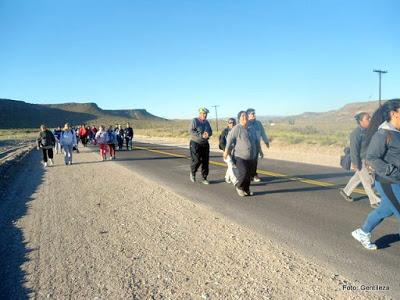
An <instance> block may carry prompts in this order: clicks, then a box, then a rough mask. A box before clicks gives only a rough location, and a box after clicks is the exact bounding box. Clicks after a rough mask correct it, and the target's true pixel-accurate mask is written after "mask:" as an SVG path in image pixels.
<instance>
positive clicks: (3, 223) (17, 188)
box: [0, 151, 44, 299]
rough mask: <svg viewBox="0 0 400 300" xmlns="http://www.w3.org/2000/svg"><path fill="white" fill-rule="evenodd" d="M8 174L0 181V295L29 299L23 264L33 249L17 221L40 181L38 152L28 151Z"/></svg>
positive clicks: (24, 212)
mask: <svg viewBox="0 0 400 300" xmlns="http://www.w3.org/2000/svg"><path fill="white" fill-rule="evenodd" d="M7 173H8V174H5V176H4V177H2V178H1V181H0V295H1V299H28V298H29V294H30V293H31V292H32V291H31V290H29V289H28V288H26V287H25V286H24V283H25V276H26V275H27V274H26V273H25V272H24V271H23V270H22V265H23V264H24V262H26V261H27V260H28V254H29V253H30V252H31V251H35V249H28V248H27V245H26V244H27V243H26V242H25V241H24V236H23V232H22V230H21V229H20V228H19V227H18V223H17V221H18V220H19V219H20V218H22V217H23V216H24V215H25V214H26V213H27V208H28V203H29V202H30V201H31V200H32V199H33V198H32V195H33V194H34V193H35V191H36V189H37V187H38V186H39V185H40V184H41V183H42V182H43V175H44V169H43V168H42V167H41V163H40V154H39V152H36V151H33V152H31V153H30V154H28V155H27V157H25V158H24V159H23V160H22V161H20V162H18V163H17V164H15V165H13V166H12V167H11V168H10V169H8V171H7ZM10 174H11V175H10ZM14 174H15V176H14ZM7 175H8V176H9V177H7Z"/></svg>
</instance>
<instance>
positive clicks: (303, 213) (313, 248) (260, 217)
mask: <svg viewBox="0 0 400 300" xmlns="http://www.w3.org/2000/svg"><path fill="white" fill-rule="evenodd" d="M136 146H137V149H136V150H134V151H129V152H127V151H122V152H118V153H117V155H118V160H117V161H118V162H119V163H121V164H123V165H124V166H126V167H127V168H130V169H132V170H135V171H136V172H139V173H140V174H143V175H144V176H146V177H147V178H150V179H152V180H154V181H157V182H158V183H161V184H162V185H164V186H165V187H167V188H168V189H171V190H173V191H175V192H176V193H178V194H179V195H182V196H184V197H187V198H189V199H191V200H192V201H195V202H199V203H202V204H205V205H207V206H209V207H211V208H212V209H214V210H215V211H217V212H219V213H222V214H224V215H226V216H227V217H229V218H230V219H232V220H233V221H235V222H237V223H240V224H243V225H245V226H247V227H250V228H252V229H254V230H256V231H257V232H260V233H262V234H265V235H266V236H268V237H270V238H272V239H273V240H276V241H278V242H280V243H282V244H286V245H287V246H288V247H290V248H293V249H295V250H296V251H298V252H300V253H301V254H303V255H305V256H306V257H308V258H311V259H313V260H317V261H318V262H319V263H322V264H324V265H326V266H328V267H329V268H331V269H332V270H333V271H335V272H337V273H340V274H341V275H345V276H347V277H348V278H351V279H353V280H357V281H359V283H360V285H361V284H379V285H382V286H389V287H390V290H391V295H392V296H395V295H397V296H398V295H400V285H399V278H400V276H399V275H400V272H399V270H400V251H399V250H400V242H399V237H398V234H397V232H398V230H399V224H398V223H397V221H396V220H395V219H394V218H390V219H388V220H386V221H385V222H384V223H382V224H381V225H380V226H379V227H378V228H377V229H376V231H375V232H374V234H373V239H374V240H376V243H377V244H378V246H379V248H380V250H379V251H367V250H364V248H362V246H361V245H360V244H359V243H358V242H356V241H355V240H354V239H353V238H352V237H351V234H350V233H351V231H352V230H354V229H355V228H357V227H359V226H360V225H361V223H362V222H363V220H364V219H365V217H366V216H367V214H368V213H369V212H370V211H371V208H370V207H369V201H368V199H367V198H366V196H365V195H363V194H362V190H360V192H361V193H360V194H358V195H355V196H356V197H355V198H356V200H357V201H355V202H353V203H349V202H346V201H345V200H344V199H343V198H341V197H340V195H339V194H338V191H337V188H338V186H340V185H343V184H345V183H346V182H347V180H348V179H349V175H350V174H349V173H347V172H343V170H341V169H339V168H330V167H322V166H314V165H309V164H301V163H293V162H285V161H278V160H270V159H263V160H261V161H260V163H259V169H261V173H262V174H265V175H262V182H261V183H258V184H254V185H252V187H251V189H252V191H254V193H255V195H254V196H253V197H246V198H240V197H238V196H237V194H236V192H235V190H234V188H233V186H231V185H228V184H226V183H225V182H224V180H223V178H224V174H225V167H224V164H223V163H222V159H221V153H211V157H210V160H211V161H212V163H211V165H210V175H209V180H210V181H211V184H210V185H209V186H205V185H203V184H201V183H191V182H190V181H189V160H188V158H187V157H188V155H189V152H188V150H187V149H184V148H178V147H169V146H162V145H154V144H144V143H137V144H136ZM267 155H268V154H267ZM285 175H286V176H285ZM198 177H199V175H198ZM132 184H134V183H132ZM205 230H207V229H206V228H205ZM210 246H212V245H210Z"/></svg>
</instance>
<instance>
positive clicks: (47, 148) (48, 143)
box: [37, 125, 56, 167]
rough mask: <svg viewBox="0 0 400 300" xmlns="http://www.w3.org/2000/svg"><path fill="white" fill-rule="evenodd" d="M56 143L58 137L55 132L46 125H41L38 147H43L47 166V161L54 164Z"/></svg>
mask: <svg viewBox="0 0 400 300" xmlns="http://www.w3.org/2000/svg"><path fill="white" fill-rule="evenodd" d="M55 144H56V139H55V137H54V135H53V133H52V132H51V131H50V130H48V129H47V126H46V125H41V126H40V133H39V137H38V138H37V149H38V150H39V149H42V152H43V165H44V166H45V167H47V161H48V160H49V163H50V165H53V164H54V162H53V148H54V146H55Z"/></svg>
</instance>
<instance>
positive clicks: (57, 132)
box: [53, 126, 62, 154]
mask: <svg viewBox="0 0 400 300" xmlns="http://www.w3.org/2000/svg"><path fill="white" fill-rule="evenodd" d="M61 133H62V130H61V127H60V126H58V127H57V128H56V129H54V131H53V135H54V137H55V139H56V144H55V146H54V148H55V149H56V153H57V154H58V153H61V149H62V148H61V144H60V138H61Z"/></svg>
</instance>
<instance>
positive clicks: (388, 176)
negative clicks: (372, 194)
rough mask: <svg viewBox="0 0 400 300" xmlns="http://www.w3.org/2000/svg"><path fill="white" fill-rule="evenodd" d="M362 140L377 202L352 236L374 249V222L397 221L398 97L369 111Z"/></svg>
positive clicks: (399, 198) (399, 163)
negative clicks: (371, 113) (372, 241)
mask: <svg viewBox="0 0 400 300" xmlns="http://www.w3.org/2000/svg"><path fill="white" fill-rule="evenodd" d="M366 144H367V145H368V150H367V156H366V160H367V164H368V165H369V166H371V168H372V169H373V170H374V172H375V177H376V182H375V186H376V189H377V190H378V192H379V194H380V195H381V204H380V205H379V206H378V207H377V208H375V209H374V210H373V211H372V212H370V213H369V215H368V217H367V219H366V220H365V222H364V224H363V225H362V227H361V228H359V229H356V230H355V231H353V232H352V236H353V237H354V238H355V239H356V240H357V241H359V242H360V243H361V244H362V245H363V246H364V247H365V248H366V249H368V250H376V249H377V248H378V247H377V245H376V244H373V243H371V232H372V231H373V230H374V229H375V228H376V226H378V225H379V224H380V223H381V222H382V221H383V220H385V219H386V218H388V217H390V216H392V215H394V216H395V217H396V219H397V221H398V222H399V224H400V99H394V100H389V101H387V102H385V103H384V104H383V105H382V106H381V107H380V108H379V109H378V110H377V111H376V112H375V113H374V114H373V116H372V119H371V124H370V126H369V128H368V131H367V135H366ZM399 234H400V233H399Z"/></svg>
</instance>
